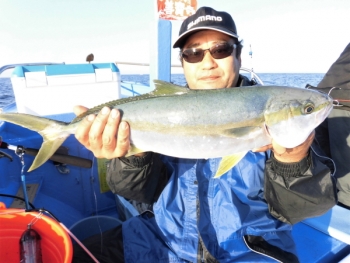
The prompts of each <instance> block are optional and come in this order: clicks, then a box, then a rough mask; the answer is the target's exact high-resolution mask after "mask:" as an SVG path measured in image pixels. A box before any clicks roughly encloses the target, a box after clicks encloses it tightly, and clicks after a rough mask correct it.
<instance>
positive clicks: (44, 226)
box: [0, 203, 73, 263]
mask: <svg viewBox="0 0 350 263" xmlns="http://www.w3.org/2000/svg"><path fill="white" fill-rule="evenodd" d="M38 214H39V213H38V212H25V211H24V210H23V209H6V207H5V206H4V205H3V204H1V203H0V259H1V262H6V263H12V262H16V263H18V262H19V260H20V248H19V240H20V237H21V235H22V233H23V232H24V231H25V230H26V229H27V226H28V224H29V223H31V222H33V223H34V224H33V225H32V229H34V230H36V231H37V232H38V234H39V235H40V236H41V253H42V259H43V262H44V263H46V262H47V263H71V261H72V252H73V248H72V242H71V239H70V237H69V235H68V234H67V232H66V231H65V230H64V229H63V227H62V226H61V225H60V224H59V223H58V222H57V221H56V220H54V219H52V218H50V217H48V216H45V215H42V216H41V217H40V218H36V217H37V216H38Z"/></svg>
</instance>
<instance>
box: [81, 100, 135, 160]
mask: <svg viewBox="0 0 350 263" xmlns="http://www.w3.org/2000/svg"><path fill="white" fill-rule="evenodd" d="M87 110H88V109H87V108H85V107H83V106H75V107H74V113H75V114H76V115H77V116H78V115H80V114H82V113H84V112H85V111H87ZM75 137H76V138H77V140H78V141H79V142H80V143H81V144H82V145H84V146H85V147H86V148H87V149H89V150H90V151H92V153H93V154H94V155H95V156H96V157H97V158H107V159H112V158H116V157H122V156H125V155H126V154H127V152H128V150H129V148H130V127H129V124H128V123H127V122H125V121H121V119H120V112H119V111H118V110H117V109H112V110H111V109H109V108H108V107H104V108H103V109H102V110H101V111H100V112H99V113H98V114H97V115H94V114H90V115H88V116H86V117H85V118H84V119H83V120H82V121H81V122H80V124H79V126H78V128H77V130H76V132H75Z"/></svg>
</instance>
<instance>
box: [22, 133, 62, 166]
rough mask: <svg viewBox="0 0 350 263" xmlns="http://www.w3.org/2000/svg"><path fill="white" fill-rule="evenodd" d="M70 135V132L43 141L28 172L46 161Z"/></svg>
mask: <svg viewBox="0 0 350 263" xmlns="http://www.w3.org/2000/svg"><path fill="white" fill-rule="evenodd" d="M68 136H69V134H66V136H62V137H58V138H55V139H54V140H45V137H44V136H43V137H44V142H43V143H42V145H41V147H40V150H39V152H38V154H37V155H36V157H35V159H34V161H33V163H32V165H31V166H30V168H29V169H28V172H31V171H33V170H34V169H36V168H38V167H39V166H40V165H42V164H43V163H45V162H46V161H47V160H48V159H49V158H50V157H51V156H52V155H53V154H54V153H55V152H56V150H57V149H58V148H59V147H60V146H61V145H62V143H63V142H64V141H65V139H66V138H67V137H68Z"/></svg>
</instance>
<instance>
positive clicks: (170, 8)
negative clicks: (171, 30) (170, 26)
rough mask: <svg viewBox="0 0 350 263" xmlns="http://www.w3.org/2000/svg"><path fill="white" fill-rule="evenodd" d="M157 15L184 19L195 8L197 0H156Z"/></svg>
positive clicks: (167, 18) (194, 10)
mask: <svg viewBox="0 0 350 263" xmlns="http://www.w3.org/2000/svg"><path fill="white" fill-rule="evenodd" d="M157 1H158V16H159V18H161V19H166V20H184V19H186V18H187V17H188V16H190V15H193V14H194V13H195V12H196V10H197V0H157Z"/></svg>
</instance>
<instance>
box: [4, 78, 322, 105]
mask: <svg viewBox="0 0 350 263" xmlns="http://www.w3.org/2000/svg"><path fill="white" fill-rule="evenodd" d="M245 75H246V74H245ZM324 75H325V73H259V74H258V76H259V78H260V79H261V80H262V81H263V82H264V85H266V86H270V85H274V86H292V87H299V88H305V86H306V85H307V84H309V85H313V86H317V85H318V83H319V82H320V81H321V80H322V78H323V77H324ZM248 76H249V75H248ZM121 81H122V82H123V81H125V82H136V83H141V84H144V85H147V86H149V83H150V80H149V75H148V74H141V75H136V74H130V75H129V74H122V75H121ZM171 82H172V83H174V84H177V85H180V86H184V85H186V80H185V77H184V75H183V74H171ZM14 100H15V98H14V94H13V90H12V85H11V79H10V78H0V108H3V107H5V106H6V105H8V104H10V103H12V102H14Z"/></svg>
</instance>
